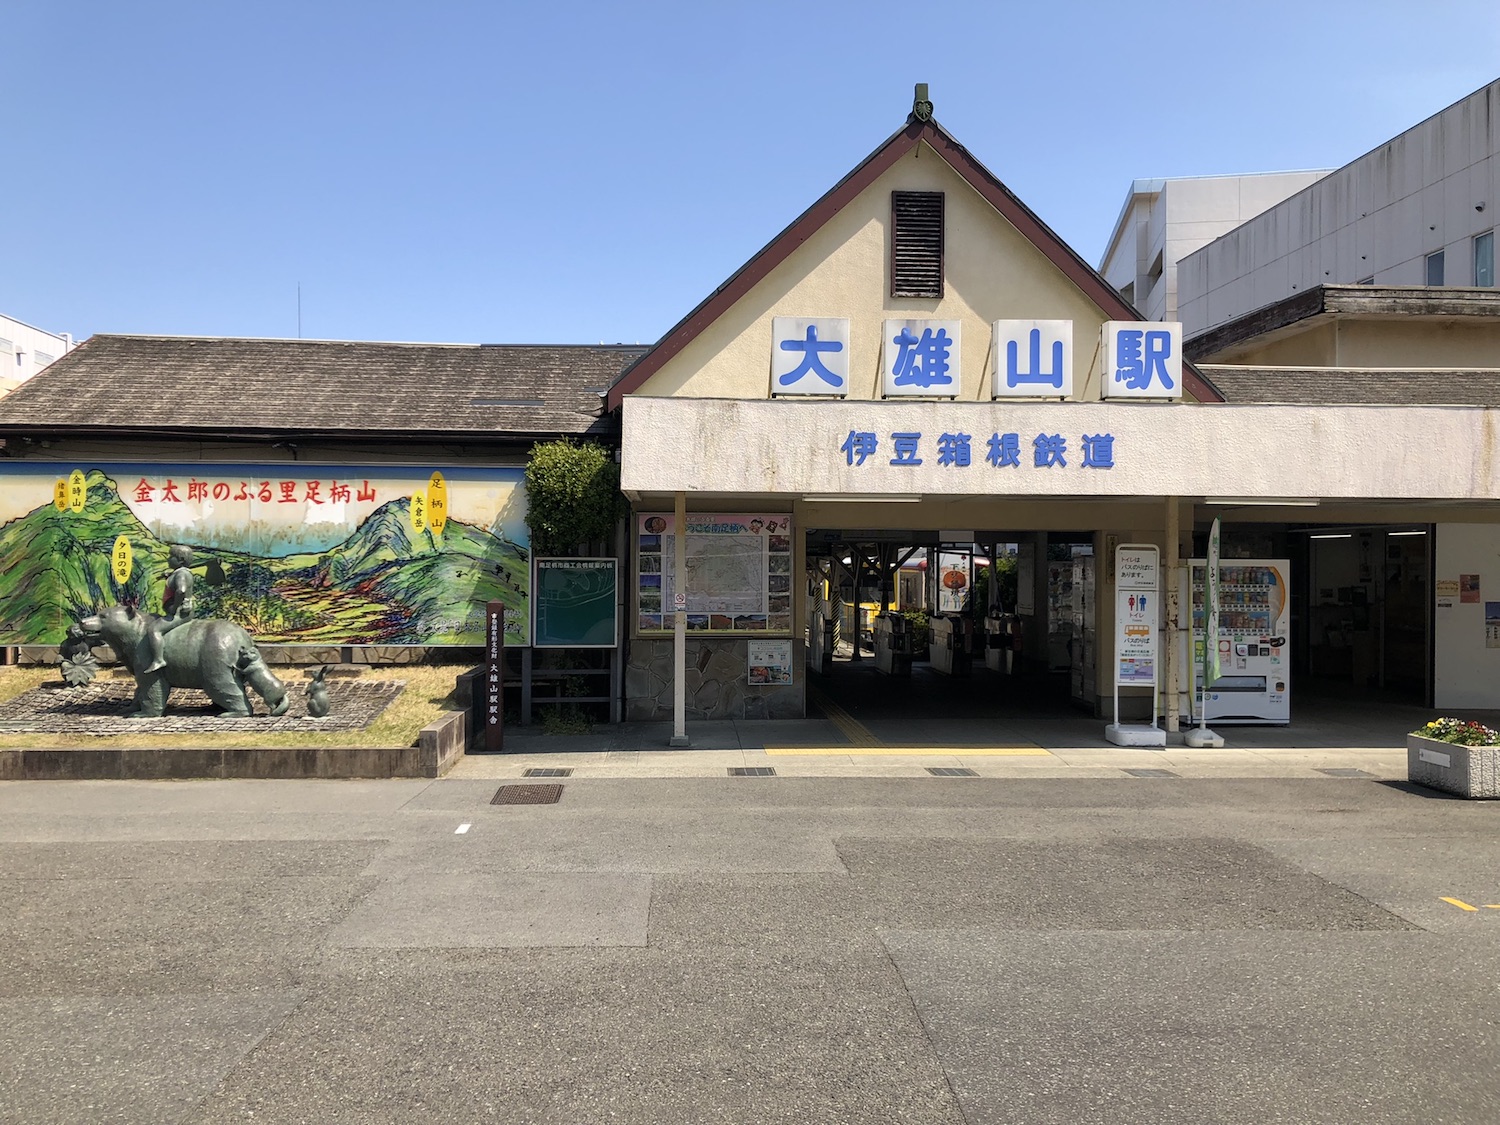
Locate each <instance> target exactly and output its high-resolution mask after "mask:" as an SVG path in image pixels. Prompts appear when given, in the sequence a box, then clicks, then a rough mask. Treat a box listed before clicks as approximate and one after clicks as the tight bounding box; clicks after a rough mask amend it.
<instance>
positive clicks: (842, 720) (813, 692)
mask: <svg viewBox="0 0 1500 1125" xmlns="http://www.w3.org/2000/svg"><path fill="white" fill-rule="evenodd" d="M807 694H808V695H810V696H812V700H813V702H814V703H816V704H817V706H818V710H819V711H822V712H823V714H825V715H827V716H828V721H829V722H831V723H832V724H833V725H834V726H836V727H838V728H839V732H840V733H841V734H843V736H844V737H845V738H847V739H848V740H849V744H850V745H851V746H879V745H881V741H880V739H878V738H876V737H875V736H874V735H873V734H872V733H870V728H869V727H867V726H865V725H864V724H863V723H861V722H860V721H859V720H858V719H856V718H855V717H854V716H853V715H851V714H849V712H848V711H845V710H844V709H843V708H842V707H840V706H839V705H838V704H837V703H835V702H834V701H833V700H831V699H829V698H828V696H827V695H825V694H824V693H823V692H822V691H820V690H818V688H816V687H814V686H813V685H812V684H808V685H807Z"/></svg>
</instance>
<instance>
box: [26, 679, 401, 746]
mask: <svg viewBox="0 0 1500 1125" xmlns="http://www.w3.org/2000/svg"><path fill="white" fill-rule="evenodd" d="M405 686H406V684H405V681H403V680H364V679H342V678H341V679H337V680H331V681H329V683H328V684H327V695H328V697H329V707H330V713H329V714H328V715H326V716H325V717H323V718H313V717H312V716H310V715H308V713H307V699H308V697H307V696H306V695H304V694H303V693H302V692H300V691H294V692H291V693H289V694H290V697H291V698H290V706H289V707H288V709H287V711H286V713H285V714H283V715H279V716H272V715H268V714H265V713H264V712H259V713H257V714H255V715H253V716H251V717H250V718H220V717H219V709H218V707H216V706H215V705H214V704H213V702H212V701H210V700H209V698H208V696H207V695H206V694H205V693H204V692H202V691H197V690H193V689H190V688H175V689H173V691H172V709H171V710H170V711H169V712H168V713H167V714H166V715H165V716H163V717H161V718H155V719H130V718H127V717H126V716H127V715H128V714H129V713H130V712H131V711H132V710H133V709H134V703H133V698H134V693H135V685H134V684H133V682H132V681H130V680H127V679H103V680H95V681H93V682H92V683H88V684H82V685H78V686H66V685H64V684H61V683H58V684H44V685H43V686H42V687H39V688H34V689H32V690H31V691H28V692H25V693H24V694H22V695H18V696H16V697H15V698H14V699H12V700H10V701H8V702H6V703H0V733H11V734H15V733H21V732H35V733H39V734H97V735H114V734H186V733H199V732H205V731H213V732H214V733H216V734H223V733H226V732H230V731H245V732H251V731H253V732H255V733H257V734H266V733H276V732H288V733H290V732H296V731H343V730H363V729H364V728H365V727H367V726H369V725H370V724H371V723H372V722H374V721H375V720H376V719H377V718H378V717H379V716H380V713H381V712H382V711H384V710H385V709H386V708H387V707H388V706H390V704H391V702H392V701H393V700H394V699H395V698H396V697H397V696H398V695H400V694H401V691H402V689H403V688H404V687H405Z"/></svg>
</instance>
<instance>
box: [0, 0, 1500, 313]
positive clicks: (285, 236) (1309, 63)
mask: <svg viewBox="0 0 1500 1125" xmlns="http://www.w3.org/2000/svg"><path fill="white" fill-rule="evenodd" d="M0 28H3V30H4V40H5V45H6V50H5V64H4V66H3V67H0V114H3V116H0V121H3V123H4V124H3V129H0V136H3V137H4V140H5V145H4V152H5V160H6V165H7V166H6V170H5V172H4V173H3V175H0V231H3V232H4V245H3V249H0V312H4V313H6V314H8V315H10V316H14V317H18V318H20V319H22V320H25V321H27V322H30V323H32V324H36V325H37V326H39V327H42V328H47V329H49V330H51V331H56V332H71V333H73V334H74V335H75V336H78V337H83V336H87V335H89V334H91V333H94V332H142V333H169V334H189V335H198V334H201V335H215V336H295V335H296V334H297V285H298V283H299V282H300V283H301V286H302V331H303V335H305V336H308V337H316V338H325V339H377V340H423V341H466V342H486V343H597V342H600V341H609V342H614V341H625V342H636V341H641V342H649V341H652V340H655V339H656V338H657V337H659V336H660V335H661V334H662V333H663V332H664V331H665V330H666V329H667V328H669V327H670V326H671V325H672V324H673V323H675V322H676V321H677V320H678V319H679V318H680V317H681V316H683V315H684V314H685V313H686V312H687V311H688V310H689V309H691V308H692V306H693V305H695V304H696V303H697V302H698V301H700V300H701V299H702V298H703V297H704V296H706V295H707V294H708V293H709V292H710V291H712V290H713V289H714V288H715V287H716V286H717V285H718V284H719V283H720V282H722V281H723V280H724V279H725V278H726V277H728V276H729V274H730V273H732V272H733V271H734V270H735V269H737V268H738V267H739V266H740V265H741V264H742V263H743V262H744V261H745V259H747V258H748V257H749V256H750V255H751V254H752V253H754V252H755V251H756V250H757V249H759V248H760V247H761V246H762V245H764V244H765V243H766V242H767V241H768V240H769V239H770V238H771V237H772V236H773V235H774V234H776V232H777V231H779V230H780V229H781V228H782V227H784V226H785V225H786V224H787V223H788V222H790V221H791V220H792V219H793V218H794V217H795V216H796V215H797V214H798V213H799V212H801V211H802V210H803V209H804V208H806V207H807V206H808V205H809V204H810V203H811V202H812V201H813V200H814V199H816V198H817V197H818V196H819V195H821V194H822V193H823V192H824V191H826V190H827V189H828V188H829V187H831V186H832V185H833V184H834V183H835V182H836V181H837V180H838V179H840V178H841V177H842V176H843V175H844V174H845V173H846V172H848V171H849V170H850V169H851V168H852V167H853V166H854V165H855V164H857V163H858V162H859V161H860V160H862V159H863V158H864V157H865V156H866V155H867V154H868V153H869V152H870V151H871V150H873V149H874V148H875V147H876V146H877V145H878V144H880V143H881V142H882V141H883V140H884V139H885V138H886V137H887V136H889V135H890V134H891V133H892V132H894V131H895V130H896V129H897V128H899V127H900V126H901V125H902V123H903V122H904V120H905V117H906V114H907V111H908V110H909V109H910V106H911V92H912V85H913V83H915V82H919V81H923V82H927V83H929V84H930V86H931V93H932V99H933V102H934V103H935V106H936V116H937V119H938V120H939V121H940V122H941V123H942V124H943V126H944V127H945V128H947V129H948V130H949V132H951V133H952V134H954V136H956V137H957V138H958V140H959V141H960V142H962V143H963V144H964V145H966V146H967V147H968V148H969V150H970V151H971V152H973V153H974V154H975V156H977V157H978V158H979V159H980V160H981V161H982V162H984V163H985V164H986V165H987V166H988V167H989V168H990V170H991V171H993V172H994V173H995V174H996V175H997V176H999V177H1000V179H1001V180H1003V181H1004V182H1005V183H1006V184H1007V185H1008V186H1009V187H1010V188H1011V190H1013V191H1014V192H1016V193H1017V194H1018V195H1019V196H1020V197H1021V198H1022V199H1024V200H1025V201H1026V202H1027V203H1028V204H1029V205H1030V206H1031V207H1032V209H1033V210H1035V211H1036V212H1037V213H1038V214H1039V215H1040V216H1041V217H1042V219H1043V220H1044V221H1045V222H1047V223H1048V224H1049V225H1051V226H1052V227H1053V229H1055V230H1056V231H1057V232H1058V233H1059V234H1060V235H1062V237H1063V238H1064V239H1066V240H1068V241H1069V242H1071V243H1072V244H1073V246H1074V247H1075V248H1076V249H1077V250H1078V251H1079V252H1080V253H1082V254H1083V255H1084V256H1085V257H1086V258H1088V259H1089V260H1090V261H1092V262H1097V259H1098V257H1099V254H1100V252H1101V251H1102V249H1103V245H1104V242H1105V240H1106V239H1107V238H1108V236H1109V232H1110V228H1111V227H1112V225H1113V223H1114V220H1115V218H1116V216H1117V214H1118V213H1119V209H1120V205H1121V203H1122V202H1123V200H1124V197H1125V193H1126V190H1127V188H1128V186H1129V184H1130V181H1131V180H1132V179H1136V178H1140V177H1149V176H1186V175H1211V174H1221V173H1234V172H1251V171H1269V170H1276V169H1289V168H1314V167H1333V166H1337V165H1339V164H1343V163H1345V162H1347V161H1348V160H1350V159H1352V158H1354V157H1356V156H1358V155H1359V154H1360V153H1362V152H1365V151H1367V150H1369V149H1370V148H1373V147H1375V146H1376V145H1378V144H1379V143H1381V142H1382V141H1384V140H1386V139H1388V138H1389V137H1391V136H1394V135H1395V134H1396V133H1399V132H1401V131H1402V130H1404V129H1406V128H1408V127H1409V126H1411V125H1414V124H1416V123H1417V122H1418V121H1420V120H1421V119H1422V118H1424V117H1427V116H1429V115H1431V114H1432V113H1435V112H1436V111H1438V110H1439V109H1441V108H1443V107H1444V106H1446V105H1448V104H1450V103H1451V102H1453V101H1456V100H1457V99H1459V98H1460V97H1462V96H1464V95H1465V94H1468V93H1470V92H1472V91H1473V90H1475V89H1477V88H1479V87H1480V86H1482V85H1484V84H1485V83H1487V82H1489V81H1491V80H1493V79H1494V78H1495V77H1496V76H1497V74H1500V3H1497V2H1496V0H1477V2H1469V0H1451V2H1445V0H1427V2H1425V3H1421V4H1418V3H1415V2H1413V0H1405V2H1382V0H1364V2H1346V0H1298V2H1295V3H1288V2H1283V0H1271V2H1257V3H1244V2H1231V3H1220V2H1214V0H1200V2H1184V0H1155V2H1152V3H1145V2H1138V3H1133V4H1132V3H1113V2H1102V0H1101V2H1098V3H1073V2H1068V0H1052V2H1050V3H1039V2H1026V3H1016V2H1013V0H1012V2H1007V0H989V2H974V3H941V2H926V3H902V4H896V3H886V2H884V0H880V2H861V3H846V4H833V3H826V4H825V3H816V2H805V3H786V2H783V0H762V2H758V3H755V4H734V3H713V2H711V0H710V2H704V0H697V2H693V3H653V2H649V0H648V2H641V3H631V4H624V3H620V4H614V3H576V2H574V3H570V2H567V0H562V2H553V3H541V4H538V3H525V4H518V3H458V2H446V0H427V2H425V3H420V4H419V3H410V2H409V3H403V4H394V3H387V2H385V0H360V2H352V0H295V2H283V0H270V2H268V0H242V2H239V3H218V2H213V0H191V2H187V0H182V2H177V3H162V2H158V0H140V2H137V3H119V2H117V0H110V2H107V3H105V2H81V0H0Z"/></svg>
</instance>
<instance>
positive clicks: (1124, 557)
mask: <svg viewBox="0 0 1500 1125" xmlns="http://www.w3.org/2000/svg"><path fill="white" fill-rule="evenodd" d="M1160 571H1161V554H1160V552H1159V551H1158V549H1157V548H1156V547H1152V546H1139V545H1129V546H1122V547H1120V548H1119V549H1117V550H1116V551H1115V684H1116V685H1117V686H1120V687H1154V686H1155V685H1156V622H1157V620H1158V619H1159V618H1160V616H1161V605H1160V603H1159V598H1160V596H1161V593H1160V589H1161V582H1160Z"/></svg>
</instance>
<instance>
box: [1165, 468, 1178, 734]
mask: <svg viewBox="0 0 1500 1125" xmlns="http://www.w3.org/2000/svg"><path fill="white" fill-rule="evenodd" d="M1181 522H1182V506H1181V505H1180V504H1179V503H1178V500H1177V497H1175V496H1168V497H1167V542H1166V557H1165V560H1164V561H1165V563H1166V565H1165V566H1164V567H1163V568H1162V569H1163V570H1164V571H1165V574H1164V575H1163V581H1164V582H1165V583H1166V586H1167V589H1166V594H1167V601H1166V606H1167V627H1166V629H1165V630H1163V633H1162V698H1163V700H1165V706H1166V712H1167V713H1166V724H1165V725H1166V728H1167V733H1168V734H1176V733H1177V730H1178V717H1177V709H1178V698H1177V697H1178V692H1179V691H1181V688H1180V686H1179V680H1180V678H1181V672H1182V670H1181V668H1180V667H1179V666H1178V665H1179V663H1180V660H1179V658H1180V656H1181V650H1180V649H1179V648H1178V647H1177V646H1178V620H1177V615H1178V614H1179V613H1180V612H1181V606H1180V605H1179V604H1178V602H1179V598H1178V590H1179V588H1180V587H1179V583H1178V570H1179V569H1180V567H1181V566H1182V558H1181V551H1180V541H1181V538H1182V528H1181Z"/></svg>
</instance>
